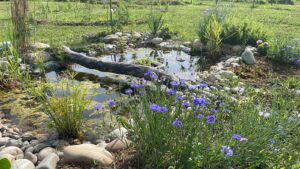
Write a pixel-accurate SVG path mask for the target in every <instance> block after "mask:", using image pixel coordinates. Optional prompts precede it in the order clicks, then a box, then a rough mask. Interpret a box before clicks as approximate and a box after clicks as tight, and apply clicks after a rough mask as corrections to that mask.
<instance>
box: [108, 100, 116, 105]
mask: <svg viewBox="0 0 300 169" xmlns="http://www.w3.org/2000/svg"><path fill="white" fill-rule="evenodd" d="M108 106H109V107H115V106H116V102H115V101H114V100H113V99H109V101H108Z"/></svg>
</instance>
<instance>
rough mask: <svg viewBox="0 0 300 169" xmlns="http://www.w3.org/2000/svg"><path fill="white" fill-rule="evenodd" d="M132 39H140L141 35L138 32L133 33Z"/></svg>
mask: <svg viewBox="0 0 300 169" xmlns="http://www.w3.org/2000/svg"><path fill="white" fill-rule="evenodd" d="M132 37H133V38H134V39H137V40H138V39H141V37H142V35H141V34H140V33H138V32H134V33H133V34H132Z"/></svg>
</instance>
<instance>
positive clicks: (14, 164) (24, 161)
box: [11, 159, 35, 169]
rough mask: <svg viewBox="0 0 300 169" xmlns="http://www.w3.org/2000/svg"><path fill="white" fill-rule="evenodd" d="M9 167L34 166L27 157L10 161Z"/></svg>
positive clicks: (31, 167)
mask: <svg viewBox="0 0 300 169" xmlns="http://www.w3.org/2000/svg"><path fill="white" fill-rule="evenodd" d="M11 169H35V166H34V164H33V163H32V162H31V161H29V160H27V159H19V160H16V161H14V162H12V164H11Z"/></svg>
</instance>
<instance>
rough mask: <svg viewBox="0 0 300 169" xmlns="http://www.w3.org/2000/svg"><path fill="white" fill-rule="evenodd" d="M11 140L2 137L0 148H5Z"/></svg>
mask: <svg viewBox="0 0 300 169" xmlns="http://www.w3.org/2000/svg"><path fill="white" fill-rule="evenodd" d="M9 140H10V138H9V137H2V138H0V147H1V146H5V145H7V144H8V143H9Z"/></svg>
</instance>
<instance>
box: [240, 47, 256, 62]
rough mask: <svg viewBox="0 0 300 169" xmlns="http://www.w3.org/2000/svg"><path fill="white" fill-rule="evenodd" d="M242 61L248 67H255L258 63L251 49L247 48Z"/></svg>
mask: <svg viewBox="0 0 300 169" xmlns="http://www.w3.org/2000/svg"><path fill="white" fill-rule="evenodd" d="M242 60H243V61H244V62H245V63H246V64H248V65H253V64H255V63H256V60H255V57H254V54H253V52H252V51H251V49H250V48H246V49H245V51H244V52H243V53H242Z"/></svg>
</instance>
